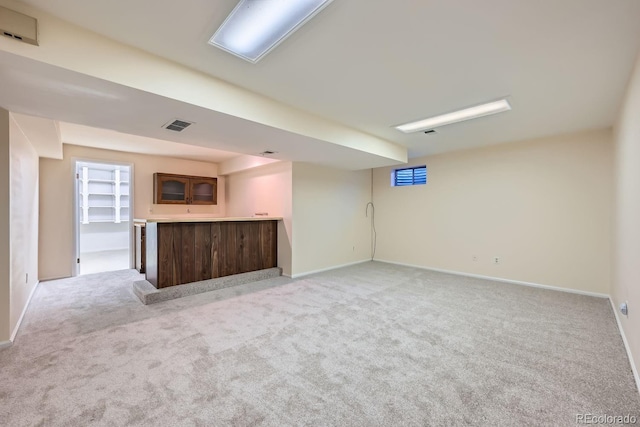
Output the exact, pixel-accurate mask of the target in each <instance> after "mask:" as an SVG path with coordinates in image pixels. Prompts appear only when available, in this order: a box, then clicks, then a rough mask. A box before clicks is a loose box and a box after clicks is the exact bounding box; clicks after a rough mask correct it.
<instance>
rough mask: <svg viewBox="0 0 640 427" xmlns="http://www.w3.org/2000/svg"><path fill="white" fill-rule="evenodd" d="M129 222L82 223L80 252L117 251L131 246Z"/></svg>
mask: <svg viewBox="0 0 640 427" xmlns="http://www.w3.org/2000/svg"><path fill="white" fill-rule="evenodd" d="M129 228H130V224H129V223H127V222H120V223H114V222H94V223H89V224H80V252H82V253H87V252H100V251H116V250H121V249H128V248H129Z"/></svg>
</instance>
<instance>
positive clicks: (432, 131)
mask: <svg viewBox="0 0 640 427" xmlns="http://www.w3.org/2000/svg"><path fill="white" fill-rule="evenodd" d="M424 133H436V131H435V130H433V129H429V130H425V131H424Z"/></svg>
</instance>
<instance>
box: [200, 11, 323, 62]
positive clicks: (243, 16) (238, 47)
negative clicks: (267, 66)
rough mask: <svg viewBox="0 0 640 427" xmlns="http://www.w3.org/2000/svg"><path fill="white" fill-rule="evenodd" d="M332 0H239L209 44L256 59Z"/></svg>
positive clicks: (248, 59) (252, 60)
mask: <svg viewBox="0 0 640 427" xmlns="http://www.w3.org/2000/svg"><path fill="white" fill-rule="evenodd" d="M332 1H333V0H240V3H238V5H237V6H236V7H235V9H233V11H232V12H231V14H230V15H229V16H228V17H227V19H226V20H225V21H224V22H223V23H222V25H221V26H220V28H218V31H216V33H215V34H214V35H213V37H211V39H210V40H209V44H212V45H213V46H216V47H219V48H220V49H223V50H226V51H227V52H229V53H232V54H234V55H236V56H239V57H240V58H242V59H246V60H247V61H249V62H253V63H256V62H258V61H259V60H260V59H261V58H262V57H263V56H264V55H266V54H267V53H268V52H269V51H270V50H271V49H273V48H275V47H276V46H278V45H279V44H280V43H282V41H283V40H284V39H286V38H287V37H289V36H290V35H291V34H293V33H294V32H295V31H296V30H297V29H298V28H300V27H301V26H302V24H304V23H305V22H307V21H308V20H309V19H311V18H312V17H313V16H314V15H315V14H317V13H318V12H320V11H321V10H322V9H323V8H324V7H326V6H327V5H328V4H329V3H331V2H332Z"/></svg>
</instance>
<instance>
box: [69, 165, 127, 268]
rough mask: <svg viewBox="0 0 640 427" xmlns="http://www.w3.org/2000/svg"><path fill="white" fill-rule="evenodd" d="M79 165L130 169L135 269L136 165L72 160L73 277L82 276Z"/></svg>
mask: <svg viewBox="0 0 640 427" xmlns="http://www.w3.org/2000/svg"><path fill="white" fill-rule="evenodd" d="M79 163H99V164H104V165H118V166H128V167H129V226H128V227H127V228H128V230H129V268H135V262H136V260H135V233H134V230H133V210H134V200H135V194H134V193H135V173H134V166H135V165H134V164H133V163H131V162H121V161H117V160H107V159H96V158H88V157H72V158H71V165H72V166H71V179H72V182H73V215H71V221H73V223H72V227H71V229H72V230H73V248H72V252H71V276H72V277H76V276H78V275H79V274H80V263H79V262H78V259H80V198H79V196H80V180H79V179H78V177H77V174H78V164H79Z"/></svg>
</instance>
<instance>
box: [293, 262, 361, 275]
mask: <svg viewBox="0 0 640 427" xmlns="http://www.w3.org/2000/svg"><path fill="white" fill-rule="evenodd" d="M370 261H371V259H370V258H367V259H363V260H360V261H354V262H349V263H346V264H340V265H334V266H331V267H327V268H321V269H320V270H313V271H305V272H304V273H298V274H292V275H291V276H287V277H291V278H292V279H299V278H300V277H304V276H309V275H310V274H316V273H323V272H325V271H331V270H336V269H338V268H343V267H349V266H352V265H357V264H363V263H365V262H370Z"/></svg>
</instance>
